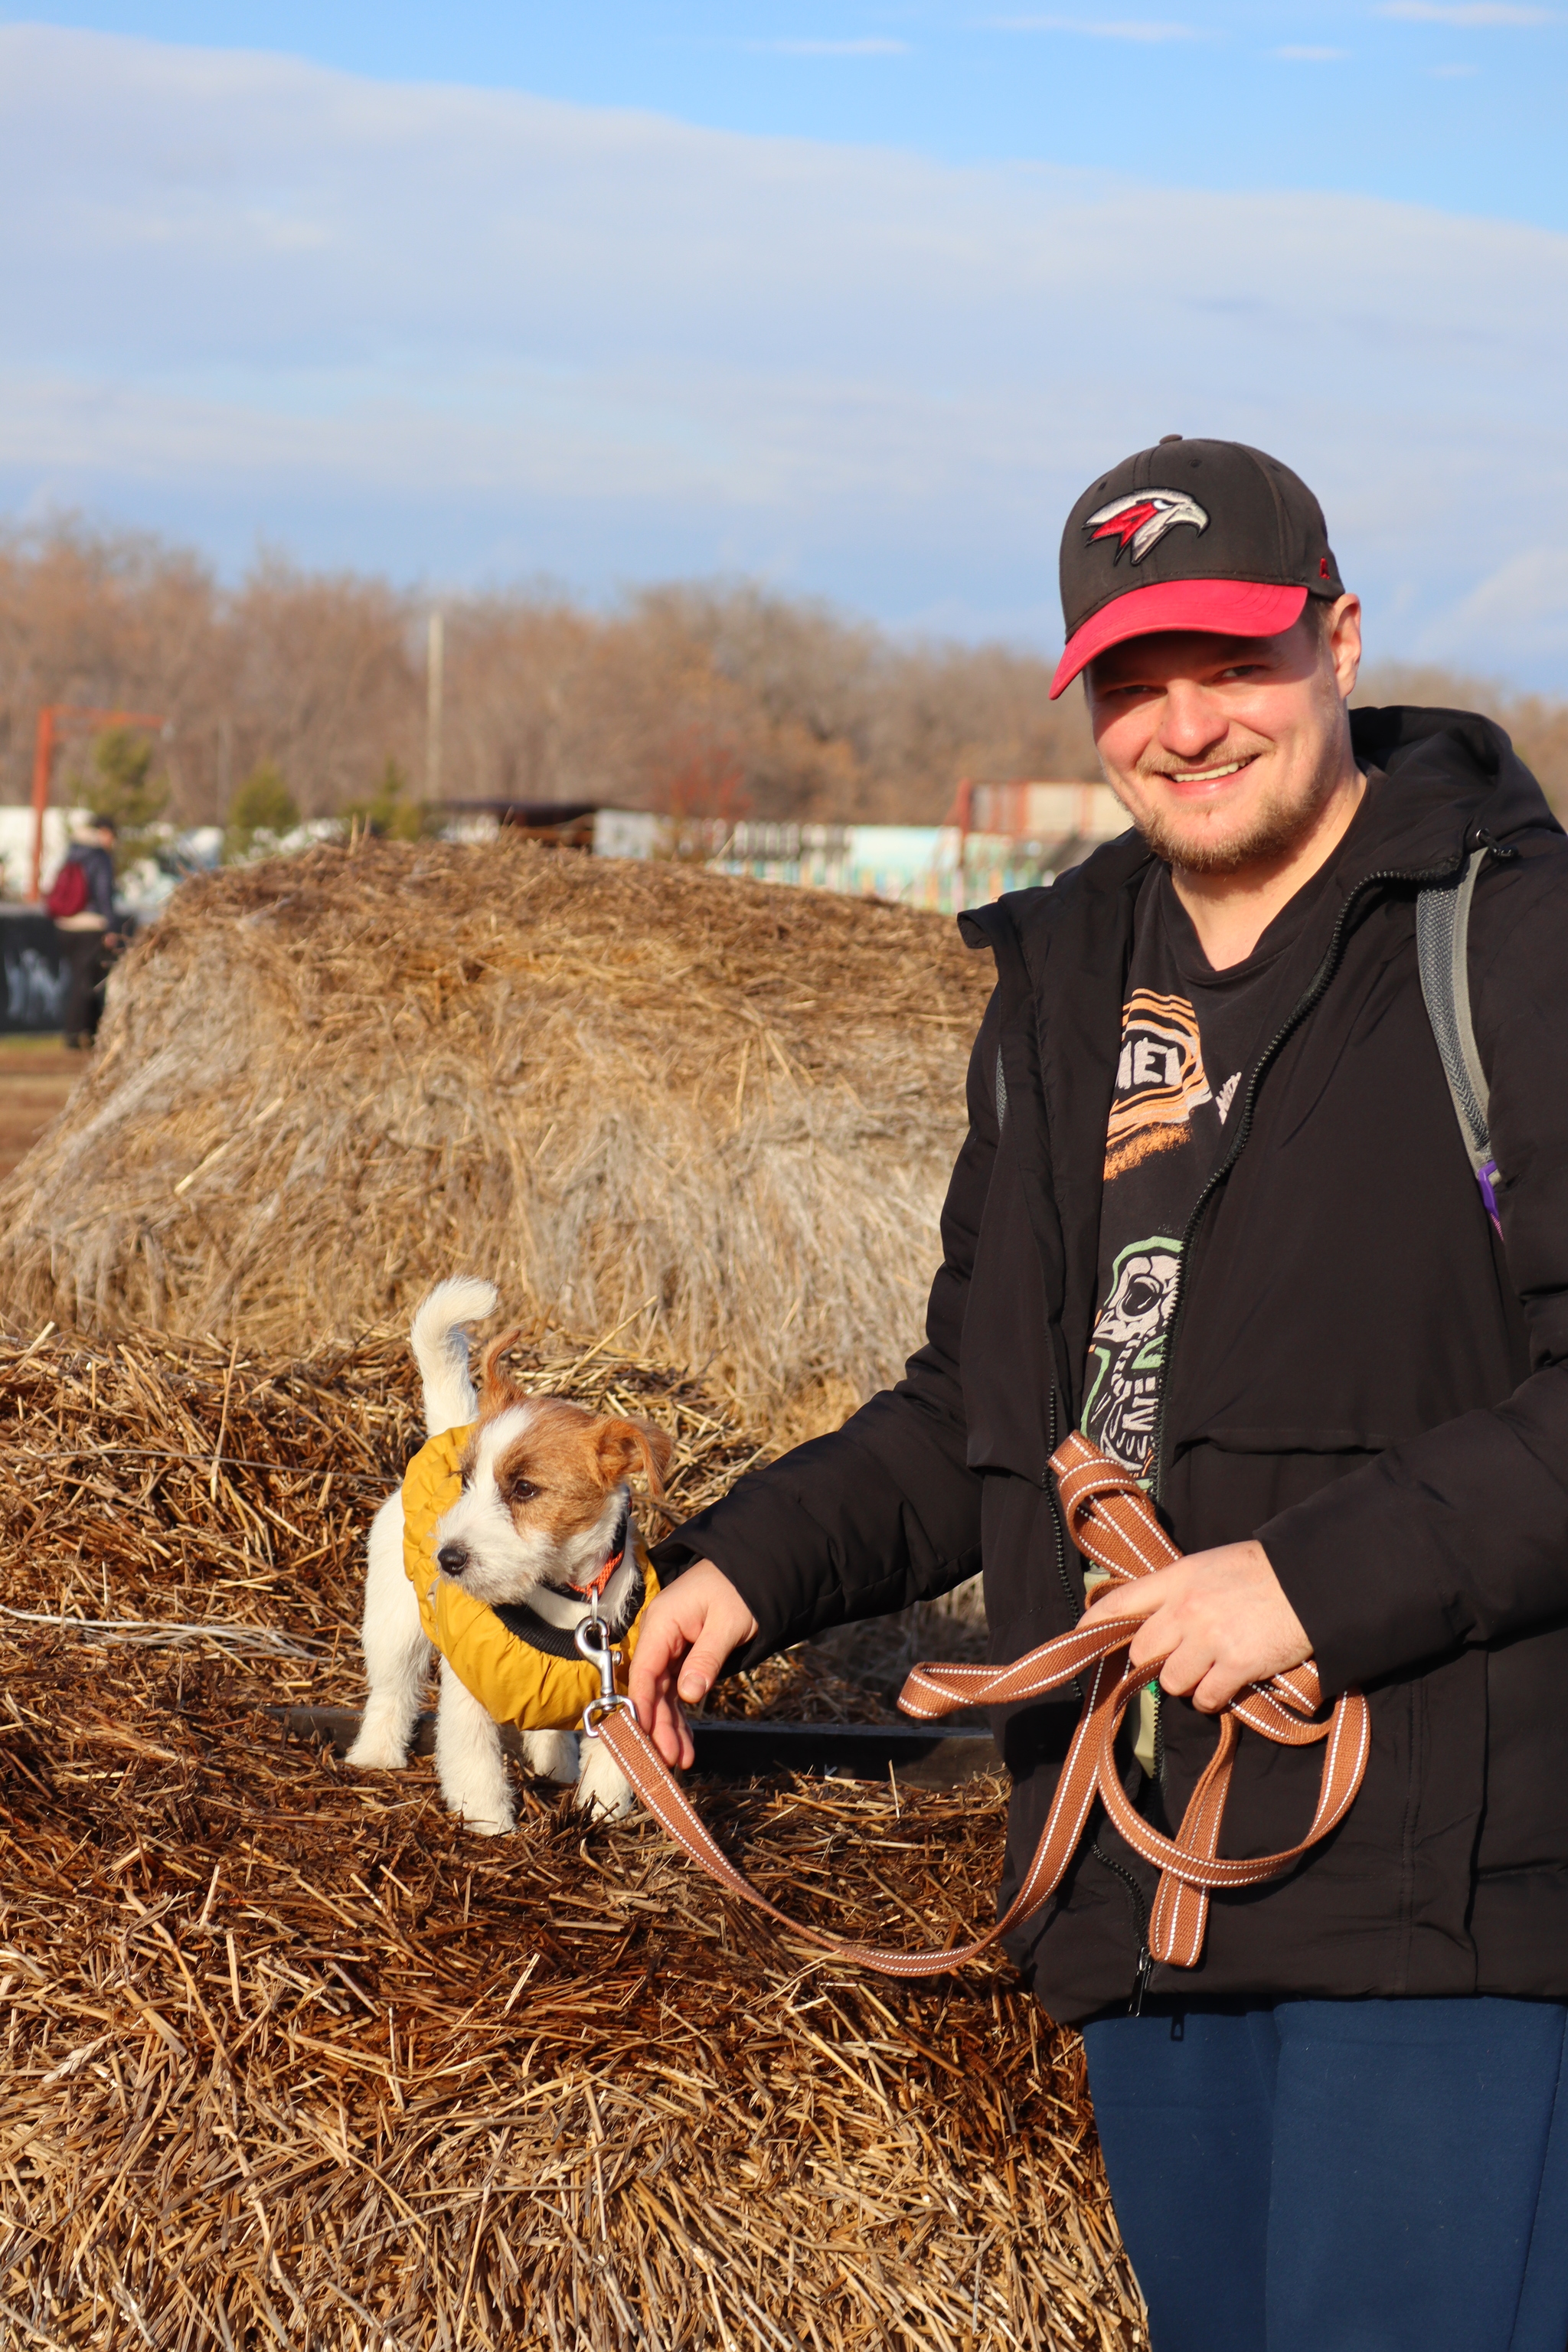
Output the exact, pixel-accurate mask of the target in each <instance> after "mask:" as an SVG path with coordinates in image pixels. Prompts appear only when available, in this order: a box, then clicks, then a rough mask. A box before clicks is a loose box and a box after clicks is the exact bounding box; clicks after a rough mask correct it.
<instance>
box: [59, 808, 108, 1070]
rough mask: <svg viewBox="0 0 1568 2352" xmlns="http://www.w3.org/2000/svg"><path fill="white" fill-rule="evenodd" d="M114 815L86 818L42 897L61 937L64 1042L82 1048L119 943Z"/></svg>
mask: <svg viewBox="0 0 1568 2352" xmlns="http://www.w3.org/2000/svg"><path fill="white" fill-rule="evenodd" d="M116 838H117V833H116V827H115V823H114V819H113V818H112V817H108V816H94V817H89V820H88V822H87V824H85V825H84V826H83V827H82V830H81V832H80V833H79V835H78V836H77V838H76V839H75V840H74V841H73V842H72V843H71V845H70V847H69V849H68V851H67V852H66V859H65V864H64V865H63V866H61V868H60V870H59V872H58V874H57V875H56V877H55V879H54V884H53V887H51V889H50V891H49V895H48V898H47V900H46V902H45V904H46V909H47V912H48V913H49V914H50V915H51V916H52V917H53V918H54V925H55V929H56V930H57V931H59V932H60V933H61V934H62V935H63V936H62V940H61V945H62V947H63V948H64V950H65V960H66V967H67V971H68V981H67V984H66V1005H65V1022H64V1028H65V1041H66V1044H67V1045H71V1046H77V1047H86V1046H89V1045H91V1044H92V1041H93V1039H94V1037H95V1036H96V1035H97V1034H98V1024H99V1022H100V1018H101V1017H102V1013H103V983H104V981H105V979H106V978H107V976H108V972H109V967H110V961H111V959H112V955H113V951H114V950H115V949H116V948H117V947H118V946H119V945H120V935H119V933H118V932H117V930H116V929H115V927H114V926H115V914H114V844H115V840H116Z"/></svg>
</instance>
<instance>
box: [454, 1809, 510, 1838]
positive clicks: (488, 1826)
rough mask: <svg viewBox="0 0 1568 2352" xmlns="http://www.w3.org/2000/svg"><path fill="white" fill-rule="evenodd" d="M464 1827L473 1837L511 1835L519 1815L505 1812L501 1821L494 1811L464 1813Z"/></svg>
mask: <svg viewBox="0 0 1568 2352" xmlns="http://www.w3.org/2000/svg"><path fill="white" fill-rule="evenodd" d="M463 1828H466V1830H468V1832H470V1834H472V1837H510V1832H512V1830H515V1828H517V1816H515V1813H505V1816H503V1818H500V1821H496V1816H494V1813H463Z"/></svg>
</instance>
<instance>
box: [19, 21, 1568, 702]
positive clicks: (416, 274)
mask: <svg viewBox="0 0 1568 2352" xmlns="http://www.w3.org/2000/svg"><path fill="white" fill-rule="evenodd" d="M0 216H3V217H4V218H5V221H6V224H7V234H6V236H5V239H4V240H3V241H0V315H3V316H4V317H5V320H6V338H5V352H4V356H3V359H0V510H7V509H8V510H10V511H12V512H18V511H21V510H23V509H29V510H31V511H33V512H37V511H38V509H39V506H40V503H41V502H43V501H46V500H53V501H55V502H57V503H58V504H61V505H75V506H79V507H80V508H82V509H84V510H86V511H88V512H89V513H92V512H97V513H106V514H109V515H113V516H120V517H122V518H124V519H126V520H135V521H137V522H141V523H147V524H151V525H154V526H157V527H162V528H166V529H170V530H175V531H177V532H181V533H184V534H187V535H190V536H194V537H196V538H198V539H200V540H202V541H204V542H205V543H207V544H209V545H214V546H216V547H217V548H218V550H219V551H220V552H221V553H223V554H224V556H225V557H226V559H229V560H233V559H236V558H243V556H244V555H245V554H246V553H247V551H248V549H249V548H250V547H251V546H252V545H253V544H254V542H255V539H256V537H257V535H258V533H262V534H265V535H266V536H267V537H268V538H269V539H271V540H273V541H281V542H283V543H285V544H288V545H291V546H293V547H294V548H295V549H297V550H298V551H299V552H300V554H301V555H302V556H303V557H305V558H306V559H307V560H310V561H319V562H334V563H353V562H364V563H372V562H374V563H379V564H385V565H388V566H390V567H391V568H392V569H394V570H395V571H396V572H400V573H402V574H404V575H405V576H406V575H408V574H410V573H413V572H420V571H426V572H439V573H441V574H443V575H444V576H447V577H450V578H455V579H456V578H466V579H469V580H473V579H482V578H485V577H487V576H488V577H494V576H497V575H498V574H501V573H505V572H535V571H541V570H544V571H550V572H554V573H556V574H557V575H558V576H560V577H562V578H563V579H565V580H567V581H569V582H573V583H580V584H582V585H584V586H586V587H587V588H589V589H590V590H600V589H607V588H608V587H610V586H612V585H613V584H614V583H616V582H617V581H621V580H626V579H628V578H636V577H647V576H649V575H658V574H668V573H671V572H681V571H685V572H691V571H704V570H712V569H715V568H721V567H727V568H731V569H736V570H746V571H754V572H760V573H762V574H763V575H764V576H767V577H770V578H773V579H774V580H776V581H779V582H781V583H785V584H790V585H795V586H798V587H803V588H809V589H812V590H816V591H824V592H826V593H836V594H838V595H840V596H842V597H843V598H845V599H846V600H847V601H848V602H850V603H854V604H862V605H864V606H866V607H868V609H870V610H872V611H875V612H878V613H879V614H881V615H882V616H884V617H886V618H889V619H892V620H900V619H909V618H911V617H915V616H926V617H928V618H931V617H940V619H941V620H942V623H943V625H951V626H954V627H960V628H963V627H965V626H973V627H977V626H980V625H986V626H995V625H1002V624H1005V623H1006V622H1007V621H1008V620H1009V618H1010V619H1011V621H1012V624H1013V625H1016V626H1017V627H1018V628H1020V629H1028V630H1032V631H1040V630H1042V629H1044V628H1046V627H1047V626H1048V625H1047V624H1043V623H1042V621H1041V617H1040V616H1041V613H1042V610H1046V611H1048V608H1049V603H1050V596H1051V590H1052V584H1053V582H1054V574H1055V562H1056V542H1057V537H1058V530H1059V528H1060V519H1061V517H1062V515H1063V513H1064V512H1065V511H1066V509H1067V507H1068V504H1069V503H1070V502H1071V500H1072V499H1073V498H1074V497H1075V496H1076V495H1077V494H1078V492H1079V490H1081V489H1082V488H1083V487H1084V485H1085V483H1086V482H1088V481H1089V479H1090V478H1092V477H1093V475H1094V474H1095V473H1096V472H1097V471H1098V470H1099V469H1100V468H1101V467H1104V466H1106V465H1109V464H1110V463H1112V462H1113V461H1114V460H1115V459H1116V458H1118V457H1121V456H1123V455H1125V454H1126V453H1127V451H1129V450H1131V449H1133V448H1137V447H1139V446H1143V445H1146V444H1147V443H1149V442H1152V441H1153V440H1154V439H1156V438H1157V437H1158V436H1159V435H1160V434H1162V433H1166V432H1173V431H1184V432H1186V433H1188V434H1194V435H1195V434H1205V433H1207V434H1221V435H1233V436H1236V437H1237V438H1239V439H1243V440H1247V441H1251V442H1254V443H1257V444H1258V445H1260V446H1264V447H1268V448H1272V449H1275V450H1277V451H1278V452H1279V455H1280V456H1281V457H1285V458H1286V459H1288V460H1289V462H1290V463H1292V464H1294V465H1296V466H1297V467H1299V468H1300V470H1301V471H1302V472H1303V473H1304V474H1305V475H1306V477H1307V478H1308V479H1309V480H1310V481H1311V482H1312V483H1313V485H1314V487H1315V488H1317V489H1318V490H1319V492H1320V494H1321V497H1322V499H1323V501H1324V504H1325V506H1326V508H1327V509H1328V511H1329V514H1330V519H1331V525H1332V528H1333V532H1334V538H1335V544H1336V548H1337V550H1338V551H1339V553H1340V556H1341V559H1342V563H1343V564H1344V566H1345V570H1346V576H1347V577H1348V578H1352V579H1353V580H1354V581H1355V583H1357V585H1359V586H1361V587H1363V589H1364V590H1365V591H1366V592H1367V593H1368V596H1369V605H1370V611H1371V616H1372V628H1373V641H1374V644H1375V645H1376V646H1377V649H1378V650H1388V651H1394V652H1401V653H1409V654H1412V655H1415V654H1422V655H1433V654H1437V653H1445V654H1448V653H1451V654H1454V655H1456V656H1463V657H1464V658H1465V659H1467V660H1468V662H1469V663H1470V665H1471V666H1472V667H1496V668H1499V669H1502V670H1508V669H1510V668H1511V667H1515V666H1516V659H1517V658H1519V657H1521V656H1520V652H1519V649H1520V647H1521V646H1523V645H1524V643H1525V640H1524V639H1523V638H1521V636H1520V635H1519V634H1518V623H1517V616H1516V615H1515V616H1514V617H1510V613H1511V612H1512V608H1510V607H1507V606H1506V600H1505V599H1504V598H1503V597H1502V594H1501V592H1500V591H1499V592H1497V593H1490V594H1489V595H1482V594H1481V587H1482V585H1483V584H1484V583H1489V582H1494V581H1499V580H1501V581H1504V582H1506V581H1507V580H1508V579H1509V578H1510V576H1511V575H1510V572H1509V566H1510V564H1512V563H1515V562H1520V561H1522V560H1524V559H1525V558H1527V557H1528V556H1529V555H1530V552H1531V551H1532V550H1536V549H1539V548H1540V547H1542V546H1550V545H1552V544H1553V543H1555V542H1557V541H1561V542H1562V543H1564V544H1568V468H1564V467H1563V466H1562V465H1561V464H1560V462H1559V457H1558V452H1559V448H1560V425H1559V421H1558V416H1557V399H1558V387H1559V386H1560V385H1561V383H1563V379H1564V375H1565V374H1568V237H1564V236H1556V235H1553V234H1552V233H1550V232H1548V231H1545V230H1539V229H1532V228H1525V227H1519V226H1512V225H1510V224H1507V223H1500V222H1489V221H1478V220H1457V219H1453V218H1450V217H1447V216H1445V215H1440V214H1437V213H1435V212H1431V211H1427V210H1424V209H1422V208H1420V207H1417V206H1414V205H1392V204H1387V203H1382V202H1377V201H1373V200H1371V199H1363V198H1361V197H1352V196H1336V195H1322V194H1268V193H1267V192H1264V193H1248V194H1245V195H1239V196H1230V195H1222V194H1194V193H1191V192H1184V191H1178V190H1170V189H1162V188H1158V187H1152V186H1149V185H1146V184H1141V183H1138V182H1135V181H1132V180H1131V179H1126V178H1118V177H1115V176H1112V175H1110V174H1109V173H1089V172H1067V171H1060V170H1055V169H1050V168H1046V167H1025V166H1013V167H1006V168H1004V167H995V166H986V167H973V168H958V167H953V166H948V165H942V164H937V163H929V162H924V161H922V160H921V159H920V158H918V157H914V156H910V155H908V154H903V153H893V152H881V151H872V150H862V149H853V148H846V147H833V146H829V145H826V144H824V143H821V142H807V141H804V140H784V139H755V138H742V137H738V136H734V135H731V134H726V133H719V132H713V131H696V130H692V129H689V128H688V127H685V126H683V125H680V124H678V123H673V122H669V121H662V120H658V119H657V118H654V117H651V116H647V115H637V114H632V113H626V112H611V111H608V110H588V109H583V108H575V107H571V106H565V105H561V104H556V103H552V102H547V101H544V100H535V99H529V98H523V97H518V96H515V95H510V94H507V93H498V92H493V91H473V90H465V89H427V88H418V87H407V86H396V87H393V86H386V85H381V84H375V83H372V82H368V81H365V80H363V79H355V78H353V77H351V76H348V75H343V74H335V73H329V72H326V71H324V70H321V69H320V68H314V67H310V66H306V65H303V64H300V63H298V62H295V61H290V60H288V59H282V58H261V57H249V56H245V55H237V54H234V53H217V52H204V51H198V50H191V49H184V50H182V49H173V48H164V47H156V46H154V45H153V44H150V43H140V42H132V41H123V40H114V39H109V38H104V37H98V36H89V35H85V34H76V33H66V32H59V31H54V30H49V29H47V28H43V27H37V26H32V27H22V26H12V27H7V28H0ZM1476 598H1479V602H1476V601H1473V600H1475V599H1476ZM1553 598H1555V599H1556V602H1555V603H1554V602H1553V601H1552V600H1553ZM1467 600H1472V601H1470V602H1467ZM1531 613H1532V618H1531V635H1530V636H1529V639H1528V649H1529V652H1530V657H1531V660H1536V661H1539V662H1542V663H1546V662H1553V663H1557V664H1558V665H1559V668H1560V672H1561V677H1562V680H1563V683H1565V684H1568V589H1563V590H1561V591H1560V590H1559V588H1558V587H1556V586H1553V585H1552V581H1551V580H1547V581H1546V582H1545V584H1544V585H1543V586H1542V589H1541V592H1540V599H1539V600H1538V604H1537V605H1536V606H1532V607H1531ZM1380 631H1381V632H1382V633H1383V634H1382V635H1381V636H1380V635H1379V633H1380ZM1554 632H1555V634H1553V633H1554ZM1553 675H1554V676H1555V675H1557V673H1556V672H1554V673H1553Z"/></svg>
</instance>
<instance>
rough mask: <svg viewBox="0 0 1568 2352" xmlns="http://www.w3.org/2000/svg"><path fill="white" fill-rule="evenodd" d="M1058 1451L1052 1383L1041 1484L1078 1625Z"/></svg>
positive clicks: (1078, 1607) (1080, 1610) (1065, 1588)
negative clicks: (1054, 1468)
mask: <svg viewBox="0 0 1568 2352" xmlns="http://www.w3.org/2000/svg"><path fill="white" fill-rule="evenodd" d="M1056 1450H1057V1391H1056V1383H1055V1381H1053V1382H1052V1383H1051V1402H1050V1417H1049V1421H1048V1423H1047V1431H1046V1468H1045V1475H1044V1476H1043V1477H1042V1478H1041V1480H1040V1484H1041V1486H1044V1488H1045V1490H1046V1500H1047V1503H1049V1505H1050V1507H1051V1525H1052V1527H1053V1528H1054V1529H1055V1530H1056V1542H1057V1574H1058V1577H1060V1579H1061V1586H1062V1591H1064V1592H1065V1593H1066V1594H1067V1598H1068V1609H1069V1610H1070V1611H1071V1612H1072V1622H1073V1623H1074V1624H1075V1625H1076V1624H1077V1622H1078V1621H1079V1617H1080V1616H1081V1615H1082V1613H1083V1606H1082V1603H1081V1602H1080V1601H1079V1597H1078V1594H1077V1593H1076V1592H1075V1591H1073V1586H1072V1578H1071V1577H1070V1575H1069V1574H1068V1547H1067V1536H1066V1533H1065V1532H1064V1530H1063V1528H1062V1515H1061V1507H1060V1505H1059V1504H1058V1501H1057V1482H1056V1480H1055V1479H1054V1478H1053V1477H1052V1475H1051V1456H1052V1454H1054V1453H1055V1452H1056Z"/></svg>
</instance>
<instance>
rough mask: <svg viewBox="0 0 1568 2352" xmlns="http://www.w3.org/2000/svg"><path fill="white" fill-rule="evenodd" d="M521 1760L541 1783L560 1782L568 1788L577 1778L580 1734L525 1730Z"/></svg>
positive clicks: (522, 1737)
mask: <svg viewBox="0 0 1568 2352" xmlns="http://www.w3.org/2000/svg"><path fill="white" fill-rule="evenodd" d="M521 1748H522V1760H523V1762H524V1764H525V1765H526V1766H527V1768H528V1769H529V1770H530V1771H531V1772H537V1773H538V1775H539V1777H540V1779H541V1780H558V1781H559V1782H560V1783H561V1786H562V1787H563V1789H569V1788H570V1787H571V1786H572V1783H573V1782H574V1780H575V1779H576V1778H577V1735H576V1733H575V1732H574V1731H525V1732H524V1733H523V1734H522V1736H521Z"/></svg>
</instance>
